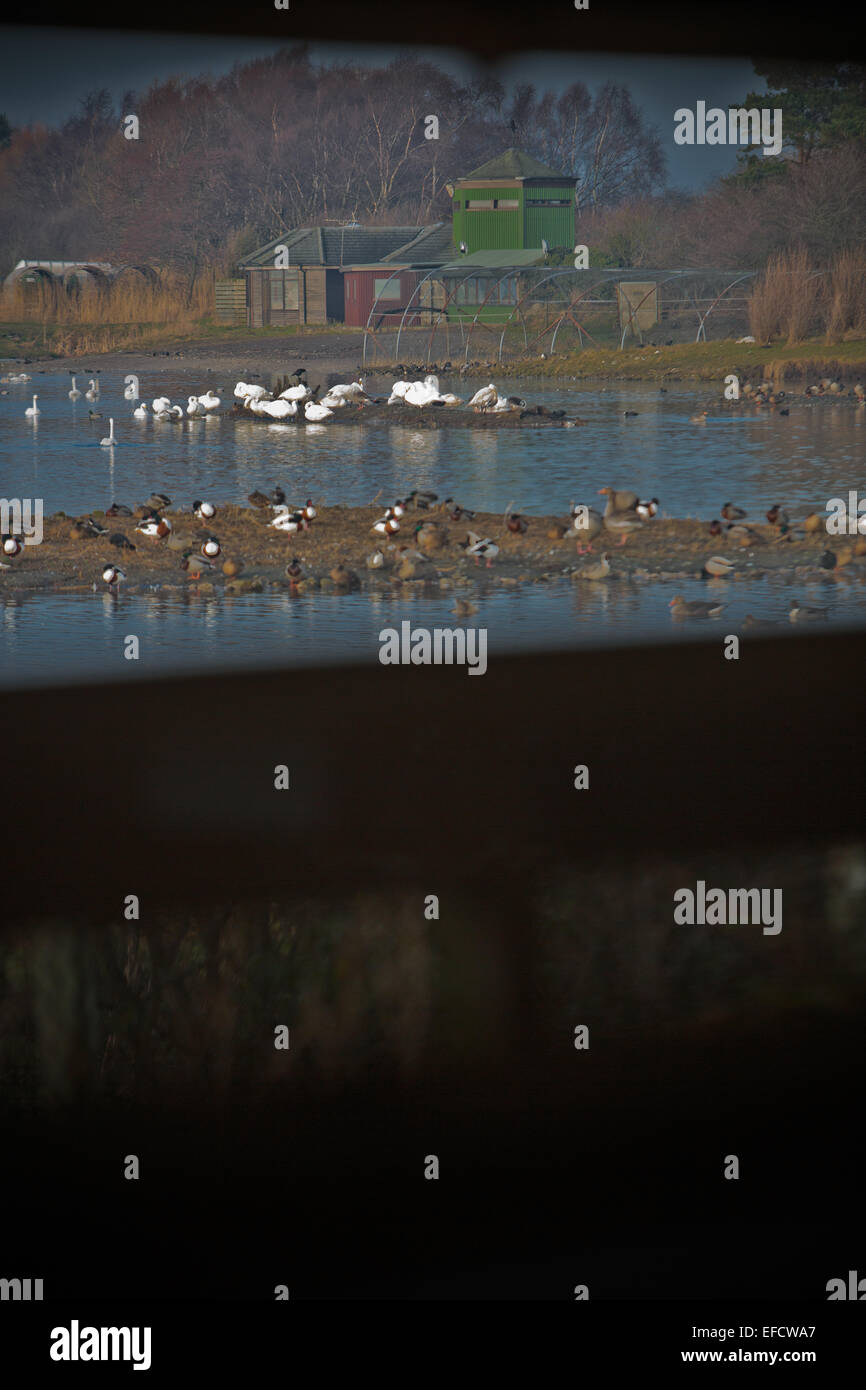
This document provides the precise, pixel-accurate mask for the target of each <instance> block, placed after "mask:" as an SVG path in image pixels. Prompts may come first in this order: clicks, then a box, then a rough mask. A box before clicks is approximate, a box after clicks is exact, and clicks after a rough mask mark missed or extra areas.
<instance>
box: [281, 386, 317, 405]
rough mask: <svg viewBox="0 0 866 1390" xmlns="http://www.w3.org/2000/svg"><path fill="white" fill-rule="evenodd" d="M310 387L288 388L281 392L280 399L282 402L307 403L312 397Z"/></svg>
mask: <svg viewBox="0 0 866 1390" xmlns="http://www.w3.org/2000/svg"><path fill="white" fill-rule="evenodd" d="M312 394H313V393H312V391H311V390H310V388H309V386H288V387H286V389H285V391H281V392H280V395H279V399H280V400H281V401H306V400H308V399H309V397H310V396H312Z"/></svg>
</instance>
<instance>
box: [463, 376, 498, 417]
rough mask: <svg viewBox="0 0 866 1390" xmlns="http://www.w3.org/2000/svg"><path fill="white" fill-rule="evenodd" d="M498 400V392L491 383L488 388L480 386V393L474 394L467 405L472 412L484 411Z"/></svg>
mask: <svg viewBox="0 0 866 1390" xmlns="http://www.w3.org/2000/svg"><path fill="white" fill-rule="evenodd" d="M498 399H499V392H498V391H497V389H496V387H495V386H494V385H493V382H492V381H491V383H490V385H489V386H482V387H481V390H480V391H476V392H475V395H474V396H473V397H472V399H471V401H470V402H469V405H470V407H471V408H472V409H473V410H486V409H488V407H489V406H492V405H495V404H496V402H497V400H498Z"/></svg>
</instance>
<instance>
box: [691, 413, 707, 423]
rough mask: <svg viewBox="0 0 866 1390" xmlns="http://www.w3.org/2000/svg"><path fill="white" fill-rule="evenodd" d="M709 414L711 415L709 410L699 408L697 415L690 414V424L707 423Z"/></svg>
mask: <svg viewBox="0 0 866 1390" xmlns="http://www.w3.org/2000/svg"><path fill="white" fill-rule="evenodd" d="M708 415H709V411H707V410H699V411H698V413H697V415H690V416H689V424H690V425H705V424H706V423H707V417H708Z"/></svg>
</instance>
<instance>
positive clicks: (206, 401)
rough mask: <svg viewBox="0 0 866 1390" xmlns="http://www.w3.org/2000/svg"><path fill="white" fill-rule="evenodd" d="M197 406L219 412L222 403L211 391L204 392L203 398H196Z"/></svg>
mask: <svg viewBox="0 0 866 1390" xmlns="http://www.w3.org/2000/svg"><path fill="white" fill-rule="evenodd" d="M198 403H199V405H203V406H204V408H205V410H219V408H220V406H221V405H222V401H221V400H220V398H219V396H217V395H215V394H214V393H213V391H206V392H205V394H204V395H203V396H199V398H198Z"/></svg>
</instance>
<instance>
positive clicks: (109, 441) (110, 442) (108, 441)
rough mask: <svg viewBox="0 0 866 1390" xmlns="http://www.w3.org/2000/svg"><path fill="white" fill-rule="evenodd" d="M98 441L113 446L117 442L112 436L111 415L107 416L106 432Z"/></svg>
mask: <svg viewBox="0 0 866 1390" xmlns="http://www.w3.org/2000/svg"><path fill="white" fill-rule="evenodd" d="M99 443H100V444H101V445H104V446H106V447H108V446H113V445H115V444H116V443H117V440H116V439H115V437H114V419H113V417H112V416H109V417H108V434H107V435H106V436H105V438H104V439H100V441H99Z"/></svg>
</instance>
